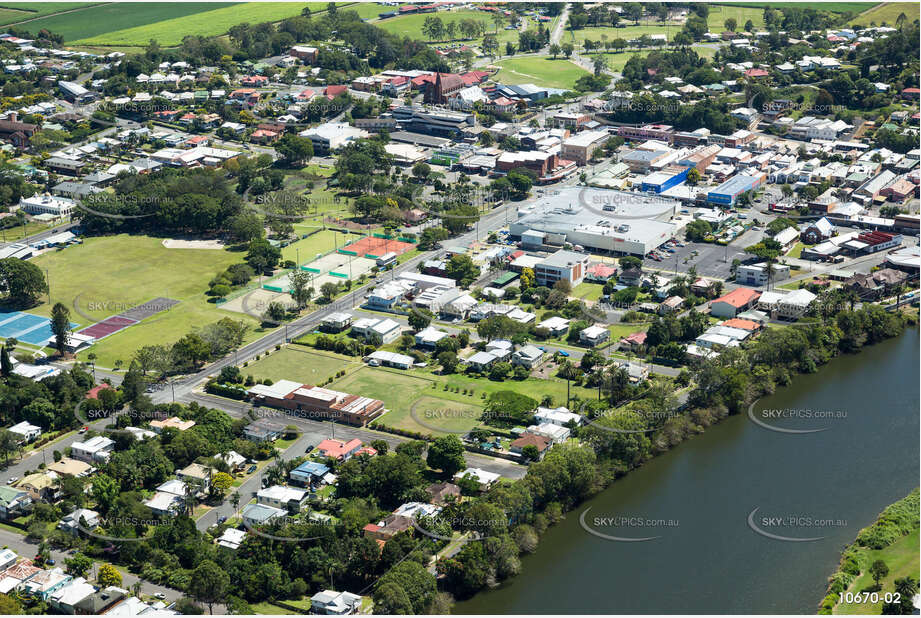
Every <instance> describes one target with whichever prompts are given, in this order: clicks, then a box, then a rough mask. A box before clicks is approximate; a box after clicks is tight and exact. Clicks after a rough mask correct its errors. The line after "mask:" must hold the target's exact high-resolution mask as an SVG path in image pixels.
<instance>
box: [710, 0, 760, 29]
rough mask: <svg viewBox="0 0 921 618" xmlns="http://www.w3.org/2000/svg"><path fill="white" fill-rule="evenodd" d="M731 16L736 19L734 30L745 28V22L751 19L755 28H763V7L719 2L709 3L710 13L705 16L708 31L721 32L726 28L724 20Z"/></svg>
mask: <svg viewBox="0 0 921 618" xmlns="http://www.w3.org/2000/svg"><path fill="white" fill-rule="evenodd" d="M730 17H731V18H733V19H735V20H736V24H737V25H736V30H737V31H742V30H743V29H744V28H745V22H747V21H748V20H749V19H750V20H752V24H754V26H755V28H758V29H761V28H764V7H763V6H759V7H752V6H724V5H719V4H711V5H710V15H709V16H708V17H707V28H708V29H709V30H710V32H722V31H723V30H725V29H726V26H724V25H723V24H724V22H725V21H726V20H727V19H729V18H730Z"/></svg>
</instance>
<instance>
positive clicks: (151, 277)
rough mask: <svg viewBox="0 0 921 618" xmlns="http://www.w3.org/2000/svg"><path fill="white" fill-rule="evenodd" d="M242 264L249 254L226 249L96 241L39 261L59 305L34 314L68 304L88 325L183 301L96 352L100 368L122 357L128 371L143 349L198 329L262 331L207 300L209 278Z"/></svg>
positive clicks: (128, 239)
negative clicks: (157, 302) (220, 325)
mask: <svg viewBox="0 0 921 618" xmlns="http://www.w3.org/2000/svg"><path fill="white" fill-rule="evenodd" d="M242 260H243V254H241V253H233V252H230V251H225V250H206V249H167V248H166V247H164V246H163V244H162V242H161V239H159V238H151V237H148V236H128V235H126V234H122V235H118V236H106V237H101V238H88V239H86V240H85V241H84V243H83V244H82V245H76V246H73V247H69V248H67V249H64V250H63V251H55V252H51V253H46V254H44V255H41V256H38V257H37V258H34V259H33V260H31V261H32V263H33V264H35V265H36V266H38V267H39V268H41V269H42V270H43V271H47V273H48V279H49V282H50V287H51V298H52V301H53V302H52V303H45V304H42V305H40V306H39V307H37V308H35V309H33V310H30V311H32V312H34V313H39V314H42V315H50V313H51V307H52V305H53V303H54V302H61V303H64V305H66V306H67V307H68V308H69V309H70V314H71V315H70V317H71V321H72V322H76V323H78V324H80V326H81V327H82V326H86V325H88V324H90V323H92V322H94V321H98V320H101V319H103V318H105V317H107V316H109V315H114V314H117V313H120V312H121V311H124V310H125V309H127V308H129V307H132V306H135V305H138V304H140V303H143V302H146V301H148V300H151V299H153V298H155V297H158V296H164V297H167V298H172V299H175V300H179V301H181V302H180V303H179V304H178V305H175V306H174V307H172V308H170V309H169V310H168V311H164V312H161V313H159V314H157V315H155V316H152V317H150V318H148V319H147V320H146V321H145V322H142V323H140V324H137V325H134V326H131V327H129V328H126V329H124V330H122V331H120V332H117V333H115V334H113V335H111V336H109V337H106V338H105V339H102V340H100V341H99V342H98V343H96V345H94V346H93V347H92V348H91V350H92V351H93V352H95V353H96V355H97V357H98V360H97V364H98V365H99V366H100V367H112V366H113V365H114V362H115V361H116V360H121V361H123V362H124V363H125V364H126V366H127V363H128V362H129V361H130V360H131V358H132V355H133V354H134V351H135V350H137V349H138V348H139V347H141V346H143V345H148V344H166V345H169V344H172V343H173V342H174V341H176V340H178V339H180V338H181V337H183V336H184V335H186V334H188V332H189V331H191V330H192V329H193V328H194V327H201V326H204V325H206V324H210V323H212V322H216V321H217V320H219V319H221V318H222V317H226V316H231V317H233V319H236V320H244V321H246V322H248V323H251V324H252V325H253V326H255V325H256V324H255V321H254V320H252V319H251V318H249V317H247V316H245V315H243V314H240V313H227V312H223V311H220V310H217V309H216V308H215V306H214V304H212V303H209V302H207V297H206V296H205V291H206V290H207V288H208V281H209V280H210V279H211V278H212V277H214V275H215V274H216V273H218V272H219V271H222V270H224V269H225V268H226V267H227V266H229V265H230V264H234V263H239V262H242ZM75 299H76V303H75ZM75 304H76V307H78V308H79V312H78V311H77V310H76V309H75ZM81 313H82V314H83V315H81ZM87 318H91V319H87ZM257 336H258V335H257V333H254V332H252V331H251V332H250V333H249V335H248V337H249V340H251V339H254V338H256V337H257ZM86 354H87V353H86V352H84V353H82V355H81V357H83V356H85V355H86Z"/></svg>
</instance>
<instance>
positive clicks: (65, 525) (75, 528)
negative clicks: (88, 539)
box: [58, 509, 99, 534]
mask: <svg viewBox="0 0 921 618" xmlns="http://www.w3.org/2000/svg"><path fill="white" fill-rule="evenodd" d="M81 520H82V523H81ZM81 525H82V526H83V527H84V528H88V529H90V530H92V529H94V528H96V527H98V526H99V513H97V512H96V511H93V510H90V509H74V510H73V511H72V512H71V513H70V514H69V515H65V516H64V518H63V519H61V520H60V521H59V522H58V530H63V531H65V532H69V533H71V534H78V533H79V530H80V526H81Z"/></svg>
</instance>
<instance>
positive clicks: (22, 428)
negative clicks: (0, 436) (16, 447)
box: [7, 421, 42, 444]
mask: <svg viewBox="0 0 921 618" xmlns="http://www.w3.org/2000/svg"><path fill="white" fill-rule="evenodd" d="M7 431H10V432H11V433H14V434H16V437H17V442H19V443H20V444H28V443H29V442H32V441H33V440H35V439H36V438H38V437H39V436H40V435H42V428H41V427H39V426H38V425H33V424H31V423H28V422H26V421H22V422H21V423H16V424H15V425H13V426H12V427H10V428H9V429H8V430H7Z"/></svg>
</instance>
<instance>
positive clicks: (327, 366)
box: [241, 345, 359, 385]
mask: <svg viewBox="0 0 921 618" xmlns="http://www.w3.org/2000/svg"><path fill="white" fill-rule="evenodd" d="M358 364H359V363H358V361H356V360H355V359H350V358H349V357H347V356H341V355H338V354H332V353H329V352H319V351H313V350H308V349H306V348H304V347H303V346H299V345H292V346H288V347H286V348H282V349H281V350H273V351H272V353H271V354H269V355H268V356H264V357H262V358H260V359H259V360H257V361H252V362H250V363H249V365H247V366H246V367H241V371H242V372H243V373H244V374H249V375H252V376H253V377H254V378H256V379H257V380H261V379H264V378H269V379H271V380H272V381H274V382H277V381H279V380H294V381H295V382H301V383H303V384H311V385H315V384H320V383H321V382H325V381H326V379H327V378H329V377H331V376H333V375H335V374H336V372H337V371H340V370H342V369H348V368H351V367H357V366H358Z"/></svg>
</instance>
